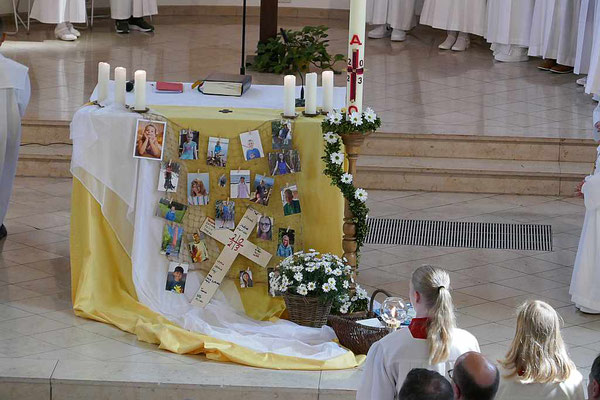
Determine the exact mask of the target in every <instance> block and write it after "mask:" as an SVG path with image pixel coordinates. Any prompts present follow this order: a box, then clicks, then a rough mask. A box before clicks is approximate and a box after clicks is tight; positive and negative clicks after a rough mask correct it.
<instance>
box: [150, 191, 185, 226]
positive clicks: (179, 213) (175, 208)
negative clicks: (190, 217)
mask: <svg viewBox="0 0 600 400" xmlns="http://www.w3.org/2000/svg"><path fill="white" fill-rule="evenodd" d="M186 212H187V206H186V205H185V204H181V203H178V202H176V201H172V200H169V199H166V198H164V197H163V198H161V199H160V200H159V201H158V207H157V208H156V216H157V217H161V218H164V219H166V220H167V221H169V222H175V223H177V224H181V223H182V222H183V217H185V213H186Z"/></svg>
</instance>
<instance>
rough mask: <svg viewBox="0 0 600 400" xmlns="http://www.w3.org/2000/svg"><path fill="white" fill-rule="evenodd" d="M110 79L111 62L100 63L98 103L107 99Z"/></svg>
mask: <svg viewBox="0 0 600 400" xmlns="http://www.w3.org/2000/svg"><path fill="white" fill-rule="evenodd" d="M109 79H110V64H108V63H105V62H99V63H98V92H97V93H98V99H97V100H98V103H102V102H104V101H106V98H107V97H108V80H109Z"/></svg>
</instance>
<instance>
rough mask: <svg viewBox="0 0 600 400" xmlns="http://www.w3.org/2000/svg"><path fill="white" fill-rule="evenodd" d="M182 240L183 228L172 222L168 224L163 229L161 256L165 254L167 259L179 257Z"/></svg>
mask: <svg viewBox="0 0 600 400" xmlns="http://www.w3.org/2000/svg"><path fill="white" fill-rule="evenodd" d="M182 238H183V227H181V226H179V225H177V224H175V223H172V222H167V223H166V224H165V227H164V228H163V235H162V243H161V245H160V254H165V255H166V256H167V257H178V256H179V251H180V250H181V240H182Z"/></svg>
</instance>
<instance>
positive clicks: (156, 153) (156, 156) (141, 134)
mask: <svg viewBox="0 0 600 400" xmlns="http://www.w3.org/2000/svg"><path fill="white" fill-rule="evenodd" d="M135 132H136V134H135V145H134V146H133V156H134V157H135V158H145V159H148V160H162V155H163V147H164V144H165V143H164V137H165V133H166V132H167V123H166V122H162V121H150V120H147V119H138V120H137V124H136V127H135Z"/></svg>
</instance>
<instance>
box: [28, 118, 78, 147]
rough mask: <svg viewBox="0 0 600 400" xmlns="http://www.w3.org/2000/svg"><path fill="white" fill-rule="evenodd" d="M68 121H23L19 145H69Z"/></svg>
mask: <svg viewBox="0 0 600 400" xmlns="http://www.w3.org/2000/svg"><path fill="white" fill-rule="evenodd" d="M70 124H71V122H70V121H51V120H33V119H24V120H23V121H22V123H21V126H22V132H21V143H37V144H44V145H47V144H51V143H61V144H64V143H71V139H70V127H69V126H70Z"/></svg>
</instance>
